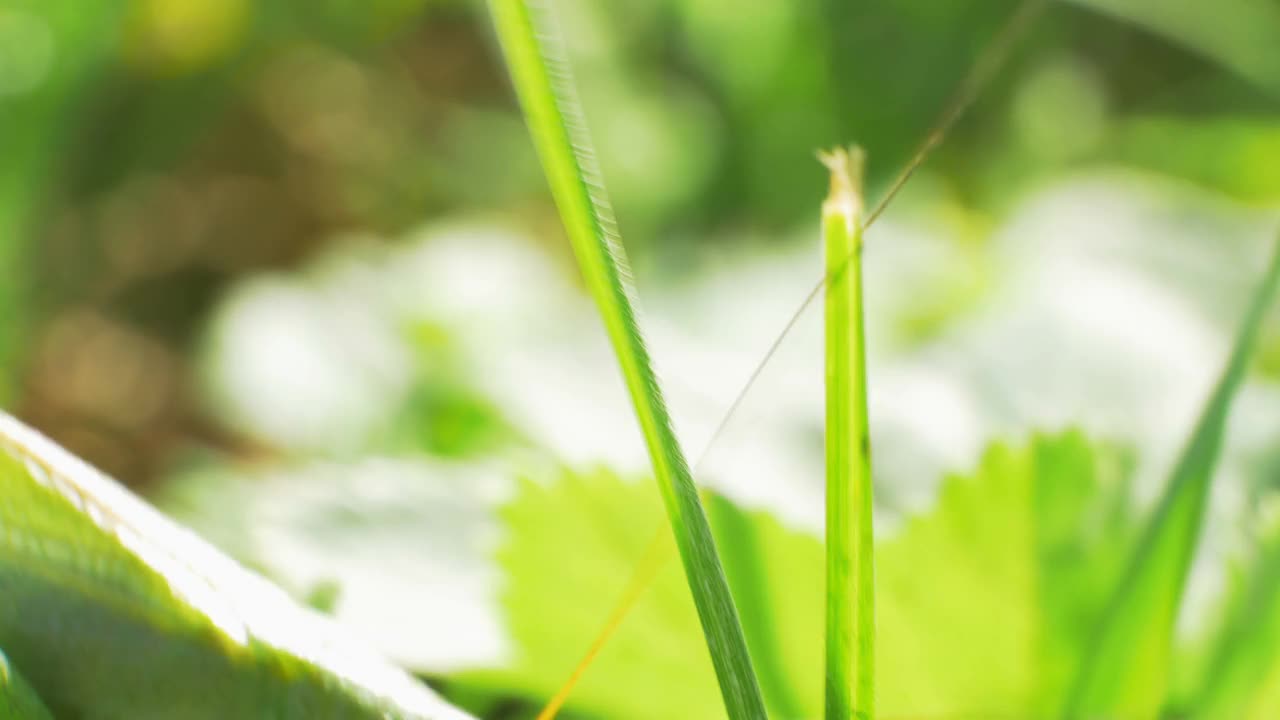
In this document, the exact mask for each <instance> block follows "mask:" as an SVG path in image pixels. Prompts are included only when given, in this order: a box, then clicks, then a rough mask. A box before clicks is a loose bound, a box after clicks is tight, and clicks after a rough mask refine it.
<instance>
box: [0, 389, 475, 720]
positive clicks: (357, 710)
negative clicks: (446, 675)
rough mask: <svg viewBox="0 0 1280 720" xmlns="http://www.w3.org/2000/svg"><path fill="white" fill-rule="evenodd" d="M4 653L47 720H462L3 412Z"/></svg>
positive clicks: (0, 615) (0, 619)
mask: <svg viewBox="0 0 1280 720" xmlns="http://www.w3.org/2000/svg"><path fill="white" fill-rule="evenodd" d="M0 648H3V649H4V652H5V653H6V654H7V656H8V658H9V660H10V662H12V663H13V664H14V666H15V667H19V668H21V669H22V672H23V675H24V677H25V678H26V679H27V680H28V681H29V682H30V684H31V686H32V687H33V688H34V689H35V690H36V691H37V692H38V693H39V695H40V697H41V698H42V699H43V700H44V702H45V704H46V705H47V706H48V707H49V708H50V709H51V710H52V711H53V712H54V713H55V715H56V716H58V717H77V718H86V719H95V718H104V719H106V718H174V717H181V718H192V719H198V718H226V717H272V718H284V719H292V718H298V719H301V718H369V719H370V720H372V719H373V718H387V717H399V718H421V719H426V718H442V719H448V720H458V719H461V718H464V717H466V716H465V715H464V714H463V713H461V712H460V711H458V710H456V709H454V708H452V707H450V706H448V705H447V704H445V703H444V702H443V701H441V700H440V699H439V698H437V697H436V696H435V695H434V694H433V693H431V691H429V690H428V689H426V688H425V687H424V686H422V685H421V684H420V683H418V682H417V681H415V680H414V679H413V678H411V677H410V676H408V675H406V674H404V673H403V672H400V671H399V670H397V669H395V668H393V667H391V666H390V665H387V664H386V663H384V662H383V661H381V660H379V659H378V658H376V657H375V656H373V655H372V654H371V653H369V652H368V651H366V650H364V649H363V648H362V647H361V646H360V645H359V644H358V643H355V642H353V641H351V640H349V639H348V638H346V636H344V635H343V633H342V632H341V630H340V629H338V628H337V627H336V626H334V625H333V624H331V623H330V622H328V621H327V620H325V619H324V618H322V617H321V616H319V615H317V614H314V613H311V612H309V611H307V610H304V609H302V608H300V607H298V606H296V605H295V604H293V603H292V602H291V601H290V600H289V599H288V598H287V597H286V596H285V595H284V593H283V592H282V591H280V590H279V589H277V588H275V587H273V586H272V585H270V584H269V583H267V582H266V581H265V580H263V579H262V578H260V577H258V576H256V575H253V574H252V573H249V572H248V571H246V570H244V569H243V568H241V567H240V566H238V565H236V564H235V563H234V562H232V561H231V560H230V559H228V558H227V557H225V556H223V555H222V554H220V553H218V552H217V551H216V550H214V549H213V548H212V547H210V546H209V545H207V544H205V543H204V542H202V541H200V540H199V539H198V538H196V537H195V536H194V535H193V534H191V533H190V532H189V531H187V530H184V529H183V528H181V527H179V526H178V525H176V524H174V523H172V522H171V521H169V520H168V519H167V518H165V517H164V516H162V515H160V514H159V513H158V512H156V511H155V510H154V509H152V508H151V507H150V506H148V505H147V504H145V503H143V502H142V501H141V500H139V499H138V498H136V497H134V496H133V495H131V494H130V493H129V492H128V491H127V490H125V489H124V488H123V487H121V486H119V485H117V484H116V483H114V482H113V481H111V480H110V479H108V478H106V477H105V476H103V475H101V474H100V473H98V472H97V471H95V470H94V469H92V468H91V467H89V466H87V465H85V464H84V463H83V462H81V461H79V460H77V459H76V458H74V457H73V456H71V455H70V454H68V453H67V452H66V451H64V450H62V449H61V448H59V447H58V446H56V445H54V444H53V443H51V442H49V441H48V440H46V439H45V438H43V437H42V436H40V435H39V434H38V433H36V432H34V431H32V430H30V429H28V428H26V427H25V426H23V425H22V424H21V423H19V422H17V421H16V420H14V419H13V418H11V417H9V416H7V415H3V414H0Z"/></svg>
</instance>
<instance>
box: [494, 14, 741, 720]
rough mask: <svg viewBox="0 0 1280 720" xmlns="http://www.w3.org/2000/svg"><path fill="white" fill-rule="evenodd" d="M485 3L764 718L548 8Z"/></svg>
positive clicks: (652, 451) (712, 604)
mask: <svg viewBox="0 0 1280 720" xmlns="http://www.w3.org/2000/svg"><path fill="white" fill-rule="evenodd" d="M543 1H544V2H545V1H546V0H543ZM490 8H491V10H492V12H493V18H494V24H495V27H496V29H497V35H498V41H499V43H500V44H501V46H502V49H503V53H504V55H505V56H506V61H507V67H508V69H509V71H510V73H511V77H512V80H513V83H514V85H515V88H516V94H517V95H518V96H519V98H520V103H521V106H522V108H523V109H524V114H525V118H526V120H527V123H528V125H529V130H530V132H531V134H532V135H533V140H534V145H535V146H536V148H537V150H538V155H539V157H540V159H541V160H542V165H543V169H544V170H545V172H546V175H547V180H548V182H549V183H550V185H551V192H552V195H553V196H554V197H555V201H556V204H557V206H558V207H559V210H560V216H561V219H562V220H563V222H564V225H565V229H566V231H567V233H568V235H569V240H570V242H571V243H572V245H573V250H574V255H575V256H576V257H577V260H578V266H579V267H580V269H581V271H582V274H583V278H584V279H585V281H586V285H587V289H588V291H589V292H590V294H591V297H592V299H593V300H594V301H595V303H596V307H597V308H598V309H599V311H600V315H601V316H602V318H603V320H604V325H605V329H606V331H607V333H608V336H609V341H610V343H611V344H612V345H613V349H614V353H615V355H616V356H617V359H618V364H619V365H620V366H621V369H622V375H623V378H624V380H625V381H626V385H627V391H628V392H629V394H630V396H631V402H632V405H633V406H634V409H635V412H636V416H637V419H638V420H639V423H640V428H641V431H642V432H643V434H644V439H645V444H646V446H647V448H648V451H649V459H650V461H651V463H652V465H653V471H654V475H655V476H656V477H657V481H658V486H659V489H660V490H661V494H662V499H663V504H664V505H665V507H666V512H667V518H668V521H669V523H670V525H671V531H672V534H673V535H674V537H675V541H676V547H677V548H678V549H679V551H680V557H681V560H682V561H683V563H684V570H685V576H686V578H687V580H688V584H689V589H690V592H691V594H692V595H693V601H694V605H695V606H696V607H697V610H698V618H699V620H700V621H701V623H702V629H703V634H704V635H705V636H706V641H707V648H708V650H709V651H710V654H711V662H712V664H713V665H714V667H715V672H716V678H717V680H718V682H719V684H720V691H721V695H722V696H723V698H724V703H725V709H726V710H727V712H728V715H729V717H730V718H731V719H732V720H740V719H750V720H756V719H757V718H764V717H765V710H764V700H763V698H762V697H761V693H760V686H759V682H758V681H757V679H756V676H755V671H754V670H753V668H752V665H751V657H750V655H749V653H748V652H747V643H746V639H745V637H744V635H743V632H742V625H741V622H740V621H739V619H738V611H737V608H736V607H735V606H734V604H733V598H732V596H731V595H730V592H729V584H728V582H727V581H726V579H725V575H724V569H723V568H722V567H721V564H720V558H719V556H718V555H717V553H716V547H715V541H714V540H713V538H712V535H711V527H710V525H709V523H708V522H707V517H706V514H705V513H704V511H703V508H702V503H701V501H700V500H699V497H698V491H697V489H696V487H695V485H694V482H693V477H692V475H691V473H690V472H689V467H688V464H687V463H686V461H685V457H684V453H683V451H682V450H681V448H680V444H679V442H678V441H677V440H676V436H675V432H674V430H673V429H672V426H671V420H670V417H669V415H668V412H667V408H666V403H665V401H664V399H663V396H662V390H661V387H660V386H659V385H658V381H657V378H656V376H655V375H654V372H653V368H652V366H651V363H650V360H649V351H648V349H647V348H646V346H645V342H644V338H643V336H642V335H641V332H640V328H639V326H638V325H637V324H636V318H635V311H634V309H633V302H632V299H631V298H632V290H631V286H630V285H631V283H630V277H629V275H630V273H629V269H628V267H627V262H626V256H625V254H624V252H623V249H622V245H621V243H620V241H619V239H618V236H617V232H616V230H615V227H614V222H613V217H612V211H611V210H610V208H609V204H608V201H607V199H606V197H605V192H604V186H603V183H602V181H601V179H600V176H599V172H598V171H597V169H596V167H595V159H594V157H593V155H592V151H591V145H590V140H589V138H588V137H587V133H586V130H585V127H584V125H583V123H582V120H581V118H580V116H579V112H578V109H577V107H576V100H575V98H574V93H573V84H572V81H571V77H570V73H569V67H568V62H567V58H566V56H565V51H564V49H563V47H562V46H561V44H560V42H559V40H558V37H557V35H556V33H555V28H554V24H553V19H552V18H551V17H550V8H549V7H546V6H545V5H542V6H540V7H539V8H538V9H537V10H536V11H535V10H534V9H532V8H531V7H530V3H528V2H525V0H490Z"/></svg>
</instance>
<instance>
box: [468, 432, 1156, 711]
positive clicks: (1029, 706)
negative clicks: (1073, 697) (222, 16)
mask: <svg viewBox="0 0 1280 720" xmlns="http://www.w3.org/2000/svg"><path fill="white" fill-rule="evenodd" d="M1130 466H1131V464H1130V463H1129V462H1128V458H1127V455H1125V454H1123V453H1120V452H1118V451H1115V450H1110V449H1105V448H1099V447H1095V446H1094V445H1092V444H1091V443H1089V442H1088V441H1087V440H1086V439H1085V438H1084V437H1083V436H1082V435H1080V434H1079V433H1066V434H1063V435H1060V436H1053V437H1039V438H1037V439H1035V440H1034V441H1033V442H1032V443H1031V445H1030V446H1029V447H1028V448H1025V449H1011V448H1009V447H1006V446H1003V445H996V446H993V447H992V448H991V449H989V450H988V452H987V453H986V455H985V456H984V457H983V460H982V462H981V464H980V466H979V468H978V470H977V471H976V473H975V474H974V475H973V476H970V477H963V476H952V477H950V478H948V479H947V480H946V481H945V483H944V484H943V487H942V490H941V494H940V496H939V498H938V501H937V506H936V507H935V508H934V509H933V510H932V511H929V512H927V513H924V514H921V515H919V516H916V517H913V518H910V519H908V520H907V521H905V524H904V525H903V526H901V527H900V528H898V529H897V531H896V532H894V533H892V534H891V536H890V537H888V538H886V539H884V540H883V541H882V542H880V543H879V544H878V546H877V555H876V570H877V588H876V605H877V610H878V611H879V616H878V619H877V622H878V632H879V633H880V637H881V638H882V639H883V642H882V643H879V644H877V658H876V663H877V670H878V672H877V692H876V695H877V699H878V703H879V706H880V707H879V708H878V710H879V712H880V713H881V714H882V715H883V716H884V717H933V716H948V717H953V716H957V715H959V716H966V717H967V716H975V717H983V716H988V715H990V716H1009V715H1013V716H1039V715H1043V714H1044V712H1045V711H1046V710H1048V709H1052V708H1056V707H1058V706H1059V705H1060V703H1061V698H1062V694H1063V688H1064V687H1065V685H1066V682H1067V680H1068V679H1069V675H1070V672H1071V671H1072V670H1073V669H1074V667H1075V666H1076V664H1077V663H1078V662H1079V660H1080V658H1081V657H1082V656H1083V651H1084V643H1085V642H1086V639H1087V638H1088V630H1089V629H1090V628H1091V627H1092V626H1093V624H1094V621H1095V620H1096V618H1097V616H1098V614H1099V613H1100V610H1101V607H1102V602H1103V601H1104V600H1105V598H1106V592H1107V591H1108V589H1109V588H1110V587H1111V586H1112V584H1113V582H1114V576H1115V575H1116V574H1117V573H1118V571H1119V569H1120V568H1119V565H1118V562H1117V558H1120V559H1121V560H1122V559H1123V558H1124V555H1125V550H1126V549H1127V548H1128V545H1129V543H1130V542H1131V538H1132V536H1133V529H1134V528H1133V524H1132V522H1131V520H1130V518H1131V515H1130V513H1129V511H1128V501H1127V498H1128V493H1127V487H1128V486H1127V481H1126V478H1127V473H1128V471H1129V469H1130ZM714 507H716V508H717V511H716V513H715V514H714V516H713V517H714V519H715V520H716V521H717V522H716V527H717V532H718V533H721V536H722V540H724V541H728V539H729V538H730V537H738V538H740V537H742V535H743V533H744V528H749V529H750V534H751V536H752V538H753V539H754V544H755V547H756V548H758V549H759V551H760V555H759V557H758V559H757V562H758V563H759V568H758V572H759V573H760V574H761V575H762V577H763V578H765V582H763V583H759V585H760V586H762V587H764V588H765V589H764V591H763V593H762V595H763V597H762V598H760V599H756V600H753V601H752V602H744V603H742V605H741V606H742V608H743V611H744V623H745V626H746V627H747V628H748V637H749V639H751V641H752V642H751V645H752V649H753V650H755V651H757V652H760V651H762V650H763V649H765V648H770V647H771V649H772V650H773V651H774V652H776V657H774V658H773V660H772V661H771V663H770V664H769V665H768V666H762V670H767V669H768V668H769V667H777V668H782V673H783V674H784V675H785V676H784V677H781V678H774V677H772V676H771V675H769V674H768V673H766V674H765V677H766V678H768V681H767V682H766V689H767V690H771V691H769V692H766V699H767V700H768V701H769V702H770V710H771V712H772V715H771V716H773V717H780V718H799V717H817V716H818V715H820V714H821V707H822V705H821V698H822V652H821V651H822V637H823V633H822V623H823V582H822V580H823V567H824V565H823V551H822V546H821V543H820V541H819V540H818V539H817V538H816V537H813V536H812V535H808V534H805V533H801V532H797V531H794V530H791V529H788V528H786V527H784V526H782V525H781V524H779V523H778V522H777V521H776V520H774V519H773V518H772V517H770V516H769V515H767V514H764V513H745V512H743V511H741V510H737V509H736V508H734V506H732V505H731V504H729V503H719V502H717V503H716V504H715V505H714ZM503 516H504V519H505V520H506V522H507V531H508V537H507V541H506V544H505V545H504V549H503V550H502V552H501V554H500V559H501V561H502V563H503V565H504V566H505V567H506V568H507V571H508V583H509V584H508V588H507V591H506V595H505V598H504V600H505V606H506V609H507V613H508V621H509V625H510V628H511V632H512V634H513V635H514V641H515V643H516V650H515V655H514V657H513V659H512V661H511V662H510V663H509V664H508V665H507V666H506V667H505V668H502V669H499V670H494V671H488V672H485V673H476V674H471V675H469V676H466V677H463V678H460V680H461V681H463V682H465V683H467V684H474V685H479V686H484V687H491V688H508V689H515V690H517V691H518V692H521V693H525V694H528V695H530V696H533V697H548V696H549V695H550V694H551V693H552V692H554V691H555V690H556V689H557V688H558V687H559V685H560V683H562V682H563V681H564V680H565V679H566V678H567V677H568V674H569V672H570V671H572V669H573V667H574V666H575V665H576V663H577V661H578V660H579V654H580V653H581V651H582V648H584V647H586V646H587V644H588V643H589V642H590V641H591V640H592V639H593V638H594V637H595V635H596V633H597V631H598V630H599V627H600V625H601V624H602V623H603V622H604V620H605V615H604V613H605V609H606V608H607V607H608V606H609V604H610V603H611V602H612V601H613V600H614V599H615V598H616V597H617V595H618V594H619V593H621V591H622V589H623V587H624V586H625V584H626V583H627V580H628V577H629V575H630V573H631V568H632V565H633V564H634V563H635V562H636V558H637V557H639V556H640V554H641V551H642V549H643V548H644V546H645V543H646V542H647V541H648V539H649V538H650V537H651V535H652V532H653V528H654V527H655V526H657V525H658V523H659V522H660V520H661V515H660V512H659V507H658V505H657V500H656V498H654V497H653V495H652V492H651V491H649V490H648V488H647V486H645V485H643V484H627V483H623V482H620V481H618V480H617V479H616V478H614V477H612V476H610V475H608V474H606V473H603V472H598V473H593V474H590V475H576V474H568V475H566V476H565V477H563V478H561V479H560V480H559V481H558V482H555V483H553V484H549V485H544V484H538V483H533V482H526V483H524V484H523V485H522V487H521V489H520V493H519V495H518V496H517V497H516V499H515V500H514V501H513V502H512V503H511V504H510V505H508V506H507V507H506V509H505V510H504V511H503ZM729 523H732V525H733V526H734V527H733V528H731V529H732V532H731V533H728V534H725V531H726V530H728V529H730V528H729V526H728V524H729ZM739 570H740V563H737V562H733V563H730V564H729V571H730V578H731V579H732V580H734V581H735V592H741V590H742V587H743V586H742V582H741V581H742V580H743V573H741V572H739ZM649 592H650V594H649V595H648V596H647V597H646V598H644V599H642V600H641V602H640V604H639V605H638V607H637V608H636V609H635V611H633V612H632V613H631V615H629V616H628V617H627V619H626V620H625V621H624V623H623V624H622V626H621V628H620V629H619V631H618V634H617V635H616V636H614V638H613V639H612V640H611V641H610V642H609V644H608V645H607V646H606V647H605V649H604V651H603V653H602V654H601V655H600V656H599V657H598V658H597V660H596V662H595V664H593V665H592V666H591V668H590V669H589V670H588V671H587V673H586V675H585V676H584V678H583V680H582V684H581V685H580V686H579V688H578V690H577V691H576V692H575V694H574V696H573V698H572V699H571V701H570V705H569V707H570V708H571V709H578V710H581V711H583V712H586V713H590V714H595V715H599V716H602V717H609V718H622V719H627V718H636V719H639V718H651V717H699V718H717V717H723V710H722V709H721V708H719V705H718V702H717V700H716V694H715V686H714V682H713V677H712V675H711V670H710V664H709V662H708V661H707V660H706V657H705V651H704V650H703V649H701V648H700V647H699V643H698V641H697V638H698V628H697V624H696V623H697V619H696V616H695V614H694V613H693V609H692V606H691V604H690V603H689V601H688V599H687V597H685V595H684V594H683V593H682V592H681V587H680V577H679V574H678V572H675V571H674V568H672V567H668V568H666V569H665V570H664V571H663V573H662V575H661V576H660V577H659V579H658V580H657V581H656V582H655V583H654V586H653V587H652V588H651V590H650V591H649ZM588 603H589V604H588ZM584 607H594V608H597V609H598V610H599V612H584ZM752 608H755V609H756V612H759V610H760V609H763V610H764V611H765V612H766V613H767V614H768V618H767V621H768V622H767V624H768V626H769V629H768V632H771V633H772V634H773V637H772V638H764V637H763V632H761V631H760V627H759V625H765V624H766V623H763V622H761V620H762V618H760V617H758V616H755V615H751V616H748V615H746V613H747V612H748V610H750V609H752ZM758 624H759V625H758ZM753 628H754V630H753ZM762 640H763V642H762ZM654 687H661V688H662V692H654V691H653V690H652V688H654ZM777 689H781V690H782V691H783V692H782V693H779V692H776V690H777Z"/></svg>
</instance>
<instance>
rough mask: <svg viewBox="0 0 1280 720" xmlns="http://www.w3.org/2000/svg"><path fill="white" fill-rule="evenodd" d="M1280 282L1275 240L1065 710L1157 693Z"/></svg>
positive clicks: (1074, 714) (1153, 704) (1141, 699)
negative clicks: (1236, 410) (1213, 489)
mask: <svg viewBox="0 0 1280 720" xmlns="http://www.w3.org/2000/svg"><path fill="white" fill-rule="evenodd" d="M1278 286H1280V242H1277V246H1276V251H1275V254H1274V256H1273V258H1272V260H1271V263H1270V265H1269V266H1268V269H1267V271H1266V274H1265V276H1264V277H1263V280H1262V283H1261V285H1260V286H1259V287H1258V290H1257V291H1256V292H1255V294H1254V296H1253V301H1252V303H1251V305H1250V307H1249V310H1248V312H1247V314H1246V315H1245V319H1244V322H1243V324H1242V325H1241V328H1240V331H1239V333H1238V335H1237V336H1236V341H1235V345H1234V347H1233V349H1232V352H1231V356H1230V358H1229V359H1228V361H1227V364H1226V367H1225V368H1224V369H1223V371H1222V375H1221V376H1220V377H1219V379H1218V382H1217V385H1216V386H1215V388H1214V390H1213V393H1212V394H1211V395H1210V396H1209V399H1208V402H1207V403H1206V404H1205V406H1204V409H1203V410H1202V411H1201V415H1200V420H1199V422H1198V423H1197V425H1196V427H1195V430H1194V431H1193V433H1192V435H1191V437H1190V438H1189V440H1188V442H1187V444H1186V447H1185V449H1184V450H1183V453H1182V456H1181V458H1180V459H1179V461H1178V464H1177V465H1176V466H1175V467H1174V471H1173V475H1172V477H1171V478H1170V480H1169V485H1168V489H1167V490H1166V491H1165V494H1164V496H1163V497H1162V498H1161V500H1160V504H1159V506H1158V507H1157V509H1156V512H1155V514H1154V515H1153V516H1152V518H1151V521H1150V522H1149V524H1148V525H1147V527H1146V529H1145V530H1144V532H1143V536H1142V538H1141V540H1140V541H1139V543H1138V546H1137V549H1136V550H1135V553H1134V555H1133V557H1132V559H1131V560H1130V563H1129V567H1128V569H1127V570H1126V572H1125V575H1124V576H1123V578H1122V579H1121V581H1120V583H1119V585H1118V586H1117V589H1116V592H1115V594H1114V595H1113V597H1112V600H1111V603H1110V605H1109V608H1108V610H1107V612H1106V615H1105V616H1104V617H1103V619H1102V622H1101V624H1100V627H1099V634H1098V637H1097V639H1096V640H1095V643H1094V646H1093V650H1092V655H1091V657H1090V658H1089V659H1087V660H1086V661H1085V662H1084V664H1083V665H1082V667H1081V668H1080V669H1079V671H1078V674H1077V678H1076V682H1075V685H1074V688H1073V690H1072V693H1071V695H1070V696H1069V699H1068V701H1067V704H1066V708H1065V717H1066V718H1068V720H1074V719H1075V718H1112V717H1125V718H1129V717H1133V718H1143V717H1154V716H1155V714H1156V712H1157V711H1158V710H1159V707H1160V704H1161V702H1162V701H1163V699H1164V692H1165V685H1166V682H1167V679H1166V675H1167V671H1168V663H1169V654H1170V647H1171V643H1172V638H1173V630H1174V624H1175V622H1176V620H1177V615H1178V610H1179V608H1180V607H1181V604H1182V594H1183V588H1184V586H1185V584H1186V579H1187V573H1188V571H1189V569H1190V566H1191V560H1192V556H1193V554H1194V552H1195V548H1196V544H1197V543H1198V541H1199V537H1200V526H1201V524H1202V522H1203V519H1204V514H1205V506H1206V504H1207V502H1208V495H1209V485H1210V482H1211V480H1212V478H1213V470H1214V466H1215V465H1216V463H1217V459H1218V453H1219V450H1220V448H1221V445H1222V437H1223V433H1224V431H1225V428H1226V423H1227V416H1228V413H1229V411H1230V408H1231V401H1232V400H1233V399H1234V397H1235V395H1236V392H1237V391H1238V390H1239V389H1240V386H1241V384H1242V383H1243V381H1244V377H1245V375H1246V371H1247V369H1248V362H1249V358H1250V356H1251V355H1252V353H1253V349H1254V346H1255V345H1256V343H1257V339H1258V335H1259V332H1260V328H1261V325H1262V320H1263V318H1264V316H1265V315H1266V311H1267V308H1268V307H1270V305H1271V303H1272V301H1273V300H1274V298H1275V295H1276V292H1277V287H1278Z"/></svg>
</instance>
